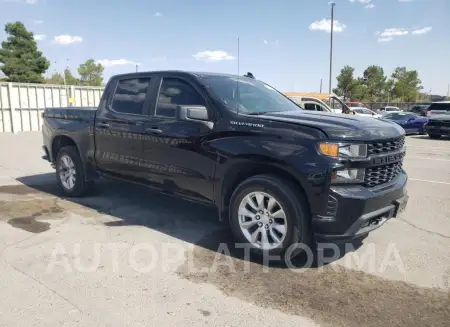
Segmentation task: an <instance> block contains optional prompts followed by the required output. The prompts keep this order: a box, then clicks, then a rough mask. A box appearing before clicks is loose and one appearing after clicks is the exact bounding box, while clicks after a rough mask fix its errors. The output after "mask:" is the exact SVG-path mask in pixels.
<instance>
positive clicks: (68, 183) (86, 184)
mask: <svg viewBox="0 0 450 327" xmlns="http://www.w3.org/2000/svg"><path fill="white" fill-rule="evenodd" d="M56 178H57V179H58V184H59V186H60V187H61V189H62V191H63V192H64V194H66V195H68V196H74V197H77V196H82V195H83V194H85V193H86V191H88V190H89V189H90V188H91V187H92V186H93V182H92V181H86V180H85V171H84V165H83V162H82V160H81V157H80V155H79V154H78V150H77V148H76V147H74V146H65V147H63V148H61V149H60V150H59V152H58V155H57V156H56Z"/></svg>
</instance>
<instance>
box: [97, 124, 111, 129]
mask: <svg viewBox="0 0 450 327" xmlns="http://www.w3.org/2000/svg"><path fill="white" fill-rule="evenodd" d="M97 126H98V127H100V128H109V124H108V123H97Z"/></svg>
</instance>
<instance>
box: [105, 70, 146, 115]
mask: <svg viewBox="0 0 450 327" xmlns="http://www.w3.org/2000/svg"><path fill="white" fill-rule="evenodd" d="M149 84H150V78H132V79H124V80H121V81H119V83H118V84H117V88H116V91H115V92H114V96H113V99H112V103H111V107H112V109H113V110H114V111H117V112H120V113H124V114H134V115H142V113H143V109H144V102H145V97H146V96H147V91H148V86H149Z"/></svg>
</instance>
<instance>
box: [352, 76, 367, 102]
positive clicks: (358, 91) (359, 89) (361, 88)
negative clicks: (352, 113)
mask: <svg viewBox="0 0 450 327" xmlns="http://www.w3.org/2000/svg"><path fill="white" fill-rule="evenodd" d="M366 98H367V85H366V83H365V82H364V79H363V78H361V77H358V78H357V79H356V80H355V87H354V89H353V93H352V100H354V101H364V100H366Z"/></svg>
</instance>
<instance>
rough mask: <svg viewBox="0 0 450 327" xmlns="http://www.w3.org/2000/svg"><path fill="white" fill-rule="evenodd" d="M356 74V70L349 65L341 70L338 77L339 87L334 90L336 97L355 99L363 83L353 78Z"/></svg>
mask: <svg viewBox="0 0 450 327" xmlns="http://www.w3.org/2000/svg"><path fill="white" fill-rule="evenodd" d="M354 72H355V69H354V68H353V67H351V66H348V65H347V66H344V68H342V69H341V73H340V74H339V75H338V76H337V77H336V79H337V87H336V88H335V89H333V92H334V93H335V94H336V95H338V96H344V97H345V98H352V99H353V98H354V97H355V93H357V92H356V91H359V88H360V86H361V85H360V84H361V83H360V81H359V80H358V79H355V77H354V76H353V74H354Z"/></svg>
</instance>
